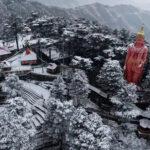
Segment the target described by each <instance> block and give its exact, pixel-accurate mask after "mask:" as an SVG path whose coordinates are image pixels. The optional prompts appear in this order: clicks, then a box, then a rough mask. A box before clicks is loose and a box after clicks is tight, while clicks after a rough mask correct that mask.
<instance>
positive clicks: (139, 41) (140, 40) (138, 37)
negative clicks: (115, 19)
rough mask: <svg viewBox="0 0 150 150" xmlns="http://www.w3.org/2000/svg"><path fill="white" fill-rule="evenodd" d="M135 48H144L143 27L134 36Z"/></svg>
mask: <svg viewBox="0 0 150 150" xmlns="http://www.w3.org/2000/svg"><path fill="white" fill-rule="evenodd" d="M134 44H135V46H136V47H138V48H140V47H143V46H144V26H142V27H141V30H140V31H139V32H138V33H137V35H136V41H135V43H134Z"/></svg>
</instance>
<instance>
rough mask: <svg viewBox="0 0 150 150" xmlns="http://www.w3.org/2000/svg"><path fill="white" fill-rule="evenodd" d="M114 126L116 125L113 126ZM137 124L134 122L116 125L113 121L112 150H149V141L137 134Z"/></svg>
mask: <svg viewBox="0 0 150 150" xmlns="http://www.w3.org/2000/svg"><path fill="white" fill-rule="evenodd" d="M113 126H114V127H113ZM136 131H137V126H136V125H133V124H129V123H126V124H121V125H118V124H116V125H114V123H113V122H111V134H112V140H111V150H147V149H149V146H150V145H149V142H148V141H147V140H145V139H143V138H139V137H138V136H137V134H136Z"/></svg>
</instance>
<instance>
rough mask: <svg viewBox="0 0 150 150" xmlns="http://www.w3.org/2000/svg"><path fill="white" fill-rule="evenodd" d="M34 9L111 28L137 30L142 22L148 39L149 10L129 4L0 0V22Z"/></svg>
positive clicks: (24, 15) (43, 13)
mask: <svg viewBox="0 0 150 150" xmlns="http://www.w3.org/2000/svg"><path fill="white" fill-rule="evenodd" d="M39 1H41V0H39ZM50 1H51V0H47V2H50ZM63 1H65V2H66V0H61V2H60V4H61V3H62V4H63ZM45 2H46V0H45ZM53 2H54V3H53V4H55V2H57V0H55V1H53ZM74 2H77V1H76V0H73V1H70V0H68V3H70V4H74ZM89 2H90V0H89ZM64 4H65V3H64ZM34 11H36V12H38V13H39V14H41V15H53V16H59V17H64V18H66V19H70V18H79V17H81V18H85V19H87V20H91V21H97V22H98V23H100V24H104V25H108V26H109V27H111V28H118V29H121V28H125V29H129V30H130V31H131V32H137V31H138V30H139V29H140V27H141V25H142V24H144V25H145V33H146V36H147V37H148V38H149V39H150V34H149V33H150V26H149V24H150V12H149V11H144V10H140V9H138V8H136V7H134V6H131V5H116V6H107V5H103V4H100V3H94V4H89V5H84V6H79V7H75V8H70V9H65V8H59V7H54V6H46V5H43V4H41V3H39V2H33V1H27V0H0V18H1V19H0V21H1V22H3V21H4V20H5V19H6V18H8V17H9V16H10V14H17V15H19V16H22V17H26V16H28V15H29V14H31V13H32V12H34Z"/></svg>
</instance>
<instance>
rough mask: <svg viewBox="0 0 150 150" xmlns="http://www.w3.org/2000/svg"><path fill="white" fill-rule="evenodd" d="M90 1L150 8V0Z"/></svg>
mask: <svg viewBox="0 0 150 150" xmlns="http://www.w3.org/2000/svg"><path fill="white" fill-rule="evenodd" d="M91 1H97V2H100V3H104V4H107V5H117V4H132V5H134V6H137V7H139V8H141V9H147V10H150V0H91Z"/></svg>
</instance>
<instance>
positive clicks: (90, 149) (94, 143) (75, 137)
mask: <svg viewBox="0 0 150 150" xmlns="http://www.w3.org/2000/svg"><path fill="white" fill-rule="evenodd" d="M110 132H111V131H110V128H109V127H108V126H107V125H104V124H103V123H102V118H101V117H100V116H98V115H97V114H96V113H92V114H88V113H87V112H86V111H85V109H83V108H78V109H76V110H75V112H74V113H73V115H72V117H71V119H70V123H69V129H68V133H67V135H66V141H67V145H68V149H69V150H78V149H80V150H109V149H110V140H111V136H110Z"/></svg>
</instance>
